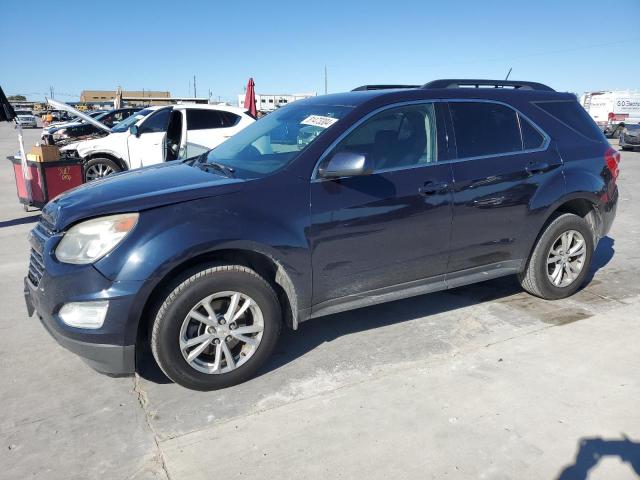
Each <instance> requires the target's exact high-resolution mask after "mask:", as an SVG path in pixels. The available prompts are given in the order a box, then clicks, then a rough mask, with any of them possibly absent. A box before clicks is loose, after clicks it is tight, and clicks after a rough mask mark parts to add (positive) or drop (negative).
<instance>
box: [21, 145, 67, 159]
mask: <svg viewBox="0 0 640 480" xmlns="http://www.w3.org/2000/svg"><path fill="white" fill-rule="evenodd" d="M27 160H34V161H36V162H55V161H57V160H60V150H58V147H56V146H55V145H40V146H39V147H33V148H32V149H31V152H30V153H29V154H27Z"/></svg>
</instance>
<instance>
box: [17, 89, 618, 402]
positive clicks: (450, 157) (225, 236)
mask: <svg viewBox="0 0 640 480" xmlns="http://www.w3.org/2000/svg"><path fill="white" fill-rule="evenodd" d="M392 87H393V86H366V87H361V88H358V89H356V90H358V91H353V92H349V93H343V94H335V95H325V96H321V97H316V98H312V99H308V100H304V101H298V102H295V103H293V104H291V105H289V106H286V107H284V108H281V109H279V110H277V111H275V112H273V113H271V114H269V115H267V116H265V117H264V118H262V119H261V120H260V121H258V122H256V123H255V124H253V125H251V126H249V127H247V128H246V129H245V130H243V131H242V132H240V133H238V134H237V135H235V136H234V137H232V138H231V139H229V140H228V141H226V142H225V143H223V144H222V145H220V146H219V147H217V148H216V149H214V150H212V151H210V152H207V153H205V154H203V155H202V156H199V157H196V158H190V159H187V160H183V161H172V162H167V163H166V164H163V165H160V166H154V167H150V168H145V169H141V170H137V171H132V172H127V173H123V174H119V175H115V176H113V177H109V178H106V179H103V180H100V181H96V182H92V183H90V184H88V185H85V186H83V187H81V188H78V189H76V190H73V191H71V192H69V193H67V194H65V195H62V196H60V197H58V198H56V199H55V200H53V201H52V202H50V203H49V204H48V205H47V206H46V207H45V208H44V210H43V213H42V218H41V221H40V223H39V224H38V225H37V226H36V228H34V229H33V231H32V232H31V234H30V241H31V245H32V251H31V259H30V264H29V272H28V275H27V277H26V279H25V296H26V300H27V306H28V309H29V313H30V314H33V312H36V314H37V316H38V317H39V318H40V319H41V321H42V323H43V325H44V326H45V327H46V328H47V330H48V331H49V332H50V333H51V334H52V335H53V336H54V337H55V338H56V339H57V340H58V341H59V342H60V343H61V344H62V345H63V346H64V347H66V348H68V349H69V350H71V351H73V352H75V353H77V354H79V355H81V356H82V357H84V358H85V359H86V360H87V361H88V363H89V364H91V365H92V366H93V367H94V368H96V369H97V370H99V371H102V372H105V373H110V374H126V373H132V372H134V370H135V367H136V351H139V350H141V349H142V347H144V346H146V345H148V344H150V347H151V351H152V352H153V355H154V356H155V359H156V360H157V363H158V365H159V366H160V367H161V368H162V370H163V371H164V372H165V373H166V374H167V376H168V377H169V378H171V379H172V380H174V381H175V382H177V383H179V384H181V385H184V386H186V387H188V388H193V389H198V390H211V389H216V388H221V387H225V386H229V385H233V384H236V383H238V382H241V381H244V380H246V379H248V378H249V377H251V376H252V375H254V374H255V372H256V370H257V369H258V368H259V367H260V365H261V364H262V363H263V362H265V360H266V359H267V357H269V355H270V354H271V352H272V350H273V348H274V346H275V344H276V340H277V339H278V335H279V333H280V330H281V327H282V325H286V326H288V327H291V328H294V329H296V328H298V325H299V324H300V323H301V322H303V321H305V320H308V319H310V318H314V317H320V316H323V315H327V314H330V313H335V312H340V311H343V310H348V309H353V308H358V307H362V306H365V305H371V304H374V303H379V302H386V301H389V300H396V299H400V298H405V297H409V296H413V295H420V294H424V293H427V292H433V291H436V290H442V289H446V288H454V287H457V286H460V285H465V284H469V283H474V282H479V281H483V280H487V279H491V278H495V277H499V276H502V275H510V274H515V275H517V276H518V278H519V279H520V282H521V283H522V286H523V288H524V289H526V290H527V291H529V292H531V293H532V294H533V295H536V296H539V297H542V298H546V299H550V300H552V299H558V298H563V297H566V296H568V295H571V294H572V293H574V292H575V291H576V290H577V289H578V288H579V287H580V285H581V283H582V282H583V280H584V279H585V276H586V275H587V271H588V268H589V263H590V261H591V256H592V253H593V251H594V248H595V247H596V244H597V242H598V240H599V239H600V238H602V237H603V236H604V235H605V234H606V233H607V232H608V231H609V228H610V226H611V223H612V221H613V218H614V216H615V210H616V202H617V198H618V190H617V187H616V177H617V175H618V162H619V159H620V157H619V154H618V153H617V152H616V151H615V150H613V149H611V148H610V146H609V144H608V143H607V140H606V139H605V137H604V136H603V134H602V132H601V131H600V130H599V129H598V127H597V126H596V124H595V123H594V122H593V120H591V118H590V117H589V116H588V114H587V113H586V112H585V111H584V110H583V109H582V107H581V106H580V105H579V104H578V102H577V101H576V98H575V97H574V96H573V95H571V94H568V93H558V92H555V91H554V90H552V89H551V88H549V87H547V86H545V85H542V84H538V83H533V82H515V81H504V82H502V81H487V80H437V81H434V82H431V83H428V84H426V85H424V86H422V87H411V86H399V87H400V88H392ZM425 301H426V302H427V301H429V299H428V297H425Z"/></svg>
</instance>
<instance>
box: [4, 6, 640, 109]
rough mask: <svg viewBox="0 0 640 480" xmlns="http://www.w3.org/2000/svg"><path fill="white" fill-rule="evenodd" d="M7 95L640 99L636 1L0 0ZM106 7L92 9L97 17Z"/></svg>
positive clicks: (639, 34) (638, 9)
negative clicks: (438, 93) (423, 94)
mask: <svg viewBox="0 0 640 480" xmlns="http://www.w3.org/2000/svg"><path fill="white" fill-rule="evenodd" d="M0 1H1V3H2V7H1V8H0V11H1V18H2V22H1V24H2V29H3V32H2V35H1V37H0V86H2V87H3V89H4V91H5V92H6V93H7V94H16V93H24V94H27V95H29V96H30V98H34V99H35V98H42V97H43V96H44V94H45V92H48V91H49V87H50V86H53V87H54V88H55V92H56V98H57V99H59V100H63V101H64V100H68V101H70V100H74V99H77V96H78V95H79V93H80V91H82V90H83V89H115V88H116V87H117V86H118V85H122V87H123V88H125V89H130V90H139V89H143V88H144V89H147V90H152V89H155V90H169V91H171V93H172V94H174V95H187V94H188V93H189V82H190V79H191V78H193V75H196V77H197V85H198V92H197V93H198V96H206V95H207V93H208V90H209V89H210V90H211V91H212V92H213V96H214V98H217V97H218V96H221V97H222V98H223V99H233V98H235V95H236V94H238V93H242V89H243V87H244V85H246V82H247V79H248V77H249V76H253V77H254V79H255V82H256V90H257V91H258V92H264V93H294V92H307V91H317V92H318V93H322V92H323V91H324V77H323V75H324V74H323V71H324V66H325V65H327V68H328V72H329V92H336V91H344V90H349V89H351V88H353V87H355V86H358V85H361V84H365V83H425V82H427V81H429V80H431V79H435V78H451V77H460V78H504V76H505V75H506V73H507V71H508V69H509V68H510V67H513V73H512V74H511V78H512V79H527V80H536V81H540V82H543V83H547V84H549V85H551V86H552V87H554V88H556V89H557V90H567V91H573V92H582V91H585V90H595V89H616V88H632V89H640V62H638V58H640V55H639V54H638V46H640V24H639V23H638V19H640V0H616V2H615V3H612V4H611V6H609V7H607V4H608V2H603V1H602V0H599V1H584V0H583V1H578V0H574V1H569V0H567V1H557V0H556V1H550V0H539V1H535V0H534V1H527V2H517V1H513V0H511V1H502V0H499V1H485V2H478V1H448V2H446V1H445V2H429V1H427V0H422V1H413V0H395V1H389V0H385V1H377V0H369V1H366V2H364V1H363V2H349V1H348V0H342V1H334V0H328V1H327V0H321V1H316V2H300V1H297V2H293V1H269V2H264V1H263V2H258V1H252V0H243V1H238V0H234V1H227V2H222V1H204V0H202V1H189V0H183V1H181V2H177V1H175V0H172V1H164V0H163V1H153V2H150V1H137V2H133V1H120V0H113V1H101V2H92V1H86V0H84V1H74V0H65V1H53V2H52V1H47V2H42V1H26V0H0ZM93 4H96V5H98V6H97V7H96V8H92V6H91V5H93Z"/></svg>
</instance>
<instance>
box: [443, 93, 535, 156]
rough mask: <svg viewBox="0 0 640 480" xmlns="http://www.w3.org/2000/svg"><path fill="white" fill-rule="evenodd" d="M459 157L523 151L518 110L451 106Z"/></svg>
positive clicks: (483, 105) (474, 104)
mask: <svg viewBox="0 0 640 480" xmlns="http://www.w3.org/2000/svg"><path fill="white" fill-rule="evenodd" d="M449 108H450V110H451V118H452V120H453V128H454V130H455V134H456V147H457V149H458V158H467V157H479V156H484V155H495V154H500V153H510V152H519V151H521V150H522V139H521V137H520V128H519V126H518V117H517V114H516V112H515V110H513V109H511V108H509V107H506V106H504V105H500V104H497V103H484V102H452V103H450V104H449Z"/></svg>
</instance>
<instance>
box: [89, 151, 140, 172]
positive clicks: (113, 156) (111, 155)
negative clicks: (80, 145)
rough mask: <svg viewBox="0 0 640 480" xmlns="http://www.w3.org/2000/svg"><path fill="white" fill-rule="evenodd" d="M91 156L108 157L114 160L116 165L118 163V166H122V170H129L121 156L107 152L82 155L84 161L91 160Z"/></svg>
mask: <svg viewBox="0 0 640 480" xmlns="http://www.w3.org/2000/svg"><path fill="white" fill-rule="evenodd" d="M92 158H108V159H110V160H113V161H114V162H116V163H117V164H118V165H120V168H122V171H123V172H126V171H127V170H129V165H128V164H127V162H125V161H124V160H123V159H122V158H120V157H118V156H116V155H115V154H111V153H107V152H96V153H91V154H89V155H87V156H86V157H84V160H85V163H86V162H88V161H89V160H91V159H92Z"/></svg>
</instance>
